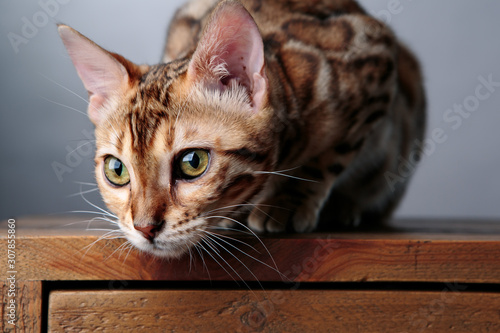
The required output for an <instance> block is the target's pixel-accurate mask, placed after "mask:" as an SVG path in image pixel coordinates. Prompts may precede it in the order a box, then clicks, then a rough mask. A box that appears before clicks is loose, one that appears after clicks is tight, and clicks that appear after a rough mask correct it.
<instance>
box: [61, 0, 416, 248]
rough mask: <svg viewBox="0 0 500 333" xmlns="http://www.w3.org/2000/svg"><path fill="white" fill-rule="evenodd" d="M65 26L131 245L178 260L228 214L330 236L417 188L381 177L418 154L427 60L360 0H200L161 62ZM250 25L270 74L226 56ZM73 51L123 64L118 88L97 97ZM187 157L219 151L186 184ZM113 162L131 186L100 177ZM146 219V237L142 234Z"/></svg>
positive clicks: (180, 20) (380, 217) (272, 227)
mask: <svg viewBox="0 0 500 333" xmlns="http://www.w3.org/2000/svg"><path fill="white" fill-rule="evenodd" d="M248 13H249V14H250V15H251V16H248ZM238 15H239V16H238ZM232 16H235V17H236V18H239V20H233V21H231V20H230V19H228V17H229V18H231V17H232ZM226 21H230V22H231V24H229V25H228V26H223V27H219V30H217V29H218V28H217V25H218V24H219V25H224V24H226V23H225V22H226ZM240 21H241V22H246V23H242V24H247V25H248V26H245V27H244V29H249V32H248V35H249V36H247V34H246V33H245V34H243V33H241V32H239V30H238V29H239V28H238V25H239V24H240V23H239V22H240ZM235 22H236V23H235ZM253 22H254V23H253ZM214 27H215V28H214ZM254 28H255V29H254ZM61 29H62V30H61ZM68 29H69V30H68ZM224 29H225V30H224ZM227 29H229V30H231V29H232V30H231V33H234V34H235V36H236V37H231V36H229V37H228V36H226V35H227V33H226V32H227ZM60 31H62V32H61V36H62V37H63V41H64V42H65V44H66V46H67V48H68V50H69V52H70V55H72V59H73V61H74V62H75V66H76V67H77V70H78V72H79V74H80V76H81V77H82V80H83V81H84V84H85V85H86V87H87V90H89V93H90V95H91V104H90V107H89V114H91V115H92V114H93V113H96V112H98V115H99V116H94V117H92V116H91V119H93V121H94V123H95V124H96V135H97V152H96V177H97V181H98V184H99V187H100V190H101V193H102V196H103V198H104V200H105V202H106V204H107V206H108V207H109V208H110V209H111V210H112V211H113V212H115V213H116V214H117V215H118V216H119V218H120V226H121V228H122V229H123V230H124V232H125V233H126V234H127V237H128V238H129V239H130V240H131V241H132V243H133V244H135V245H136V246H137V247H139V248H140V249H142V250H145V251H148V252H151V253H154V254H156V255H160V256H178V255H181V254H182V253H184V252H186V251H187V249H188V248H189V247H191V246H192V245H193V244H195V243H196V242H198V241H199V240H200V239H201V238H202V237H203V230H207V228H210V227H211V226H213V225H215V223H217V221H218V220H219V219H220V218H223V219H224V218H231V219H232V218H238V219H239V220H241V221H244V220H245V219H246V220H247V223H248V225H249V226H250V227H251V228H252V229H254V230H256V231H284V230H291V231H298V232H303V231H311V230H313V229H315V228H316V227H317V225H318V221H320V220H321V221H322V222H321V223H322V225H323V226H327V227H335V226H341V225H357V224H359V223H367V224H370V223H377V222H380V221H384V220H386V219H387V218H388V217H389V216H390V215H391V213H392V211H393V209H394V208H395V207H396V205H397V203H398V202H399V200H400V199H401V196H402V195H403V192H404V189H405V187H406V184H407V182H408V177H406V178H404V179H401V180H399V181H397V182H396V183H395V184H392V183H391V184H389V183H388V179H387V175H388V174H391V173H392V174H398V167H399V166H400V163H401V161H402V160H406V159H408V157H409V156H410V154H413V155H412V156H413V158H414V159H418V158H419V151H418V147H416V145H415V142H416V140H418V139H421V138H422V135H423V131H424V123H425V113H424V109H425V100H424V93H423V89H422V79H421V75H420V70H419V65H418V63H417V61H416V60H415V58H414V57H413V56H412V54H411V53H410V52H409V51H408V50H407V49H406V48H405V47H404V46H403V45H401V44H400V43H398V42H397V40H396V38H395V36H394V34H393V32H392V31H391V30H390V29H389V28H388V27H387V26H385V25H384V24H382V23H380V22H379V21H377V20H375V19H373V18H371V17H369V16H368V15H367V14H366V13H365V12H364V10H363V9H362V8H361V7H360V6H359V5H358V4H357V3H356V2H354V1H351V0H318V1H315V2H314V3H308V2H306V1H297V0H275V1H262V0H243V1H241V2H237V1H235V0H225V1H217V0H192V1H190V2H188V3H187V4H186V5H184V6H183V7H182V8H180V9H179V10H178V12H177V14H176V15H175V17H174V19H173V21H172V23H171V25H170V28H169V32H168V38H167V43H166V46H165V55H164V58H163V63H161V64H158V65H153V66H145V65H142V66H137V65H134V64H132V63H130V62H129V61H127V60H125V59H124V58H123V57H121V56H119V55H116V54H112V53H108V52H107V51H105V50H102V49H100V48H99V47H98V46H97V45H95V44H93V43H92V42H90V41H89V40H87V39H86V38H85V37H83V36H81V35H80V34H78V33H77V32H75V31H74V30H72V29H71V28H69V27H65V26H63V27H62V28H60ZM245 31H246V30H245ZM252 31H253V32H255V31H256V32H258V38H257V39H259V40H260V42H259V41H257V42H256V46H255V48H257V49H258V48H259V46H260V47H262V52H263V53H262V54H263V58H262V65H261V63H260V62H259V61H260V60H261V59H260V58H259V56H255V52H256V51H255V50H254V49H251V50H246V51H244V52H247V53H242V54H243V55H242V56H241V63H240V59H239V58H238V59H237V58H235V57H232V53H233V52H236V51H234V50H235V49H236V50H239V49H241V48H245V47H246V46H245V45H247V44H248V43H250V42H249V40H255V35H252ZM209 35H214V36H215V35H216V36H217V38H209V37H207V36H209ZM218 38H220V39H218ZM238 38H239V39H243V40H244V41H243V42H241V41H238ZM245 38H246V39H245ZM247 39H248V40H247ZM74 40H79V41H77V42H75V41H74ZM72 43H73V44H76V43H87V44H88V45H87V44H85V45H87V46H85V47H88V48H90V49H91V50H92V52H94V51H95V52H96V54H97V53H99V52H100V53H103V54H104V55H103V56H102V57H105V56H107V57H108V58H106V59H104V58H103V61H107V62H111V63H113V64H114V65H113V66H117V67H118V69H120V70H118V69H116V72H117V73H122V72H124V71H126V75H125V79H123V80H122V81H123V82H122V81H120V83H118V84H117V83H114V81H113V82H111V83H110V84H114V86H113V89H111V90H109V91H105V92H104V93H103V92H96V91H98V90H99V89H101V88H100V86H98V87H97V88H94V87H91V85H92V84H93V82H89V81H88V79H87V78H86V77H85V75H86V73H85V70H87V69H86V68H85V67H84V66H83V65H81V62H82V61H83V62H84V61H85V59H83V60H81V59H79V58H78V52H77V51H81V50H78V48H77V50H75V47H74V46H72V45H73V44H72ZM96 48H98V49H96ZM217 50H219V51H217ZM221 50H222V51H221ZM217 52H219V53H217ZM100 53H99V54H100ZM96 57H98V56H96ZM221 57H225V58H224V59H222V58H221ZM245 57H246V58H250V59H243V58H245ZM120 66H122V67H120ZM248 66H254V67H255V69H249V68H248ZM108 67H109V65H108ZM82 68H83V69H82ZM122 68H124V69H122ZM252 68H253V67H252ZM248 73H250V74H248ZM120 75H121V74H120ZM102 95H105V97H102ZM92 96H96V97H95V98H94V100H92V98H93V97H92ZM101 97H102V98H101ZM102 99H104V102H102ZM190 148H202V149H206V150H208V151H209V152H210V156H211V160H210V166H209V169H208V170H207V172H206V173H205V174H204V175H203V176H201V177H199V178H197V179H194V180H184V179H179V178H178V177H176V173H175V168H176V166H175V163H176V161H177V159H178V156H179V154H181V153H182V152H183V151H185V150H186V149H190ZM109 155H113V156H116V157H118V158H119V159H120V160H121V161H122V162H123V163H124V164H125V165H126V166H127V168H128V170H129V172H130V178H131V180H130V184H128V185H127V186H124V187H120V188H117V187H114V186H111V185H110V184H109V182H107V181H106V179H105V177H104V175H103V171H102V169H103V160H104V158H105V157H106V156H109ZM241 214H243V215H241ZM320 217H321V218H320ZM151 225H154V226H157V228H156V229H155V233H154V234H153V236H152V237H146V236H145V235H144V234H143V233H142V232H141V230H142V229H143V228H145V227H148V226H151Z"/></svg>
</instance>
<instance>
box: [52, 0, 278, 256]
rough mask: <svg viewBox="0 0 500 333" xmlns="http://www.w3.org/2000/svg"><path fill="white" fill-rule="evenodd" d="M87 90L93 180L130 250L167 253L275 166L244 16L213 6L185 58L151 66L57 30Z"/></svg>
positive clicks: (253, 30)
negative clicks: (93, 145) (93, 141)
mask: <svg viewBox="0 0 500 333" xmlns="http://www.w3.org/2000/svg"><path fill="white" fill-rule="evenodd" d="M59 32H60V35H61V37H62V39H63V42H64V44H65V46H66V48H67V49H68V52H69V54H70V56H71V59H72V61H73V63H74V64H75V67H76V69H77V72H78V74H79V76H80V78H81V79H82V81H83V83H84V85H85V87H86V89H87V91H88V92H89V96H90V98H89V109H88V113H89V116H90V119H91V120H92V121H93V123H94V124H95V125H96V139H97V151H96V157H95V162H96V171H95V174H96V178H97V182H98V185H99V188H100V191H101V195H102V197H103V198H104V201H105V203H106V205H107V206H108V208H109V209H110V210H111V211H112V212H113V213H115V214H116V215H117V216H118V217H119V219H120V222H119V225H120V228H121V229H122V230H123V231H124V233H125V234H126V236H127V238H128V239H129V241H131V242H132V243H133V244H134V245H135V246H136V247H138V248H139V249H141V250H144V251H146V252H149V253H153V254H155V255H158V256H166V257H175V256H179V255H181V254H183V253H185V252H186V251H187V250H188V248H189V247H190V246H192V245H194V244H195V243H197V242H198V241H199V240H200V238H202V237H204V233H205V232H206V231H210V228H211V226H214V225H215V224H216V223H217V222H218V221H219V220H220V219H221V217H222V218H224V217H227V216H229V215H230V214H231V212H234V211H235V210H237V209H238V208H240V207H242V206H244V205H245V204H247V203H248V201H249V200H250V199H251V198H252V197H253V196H254V195H256V194H257V193H258V192H259V191H260V190H261V189H262V187H263V186H264V184H265V181H266V176H265V174H264V173H260V171H265V170H270V169H272V167H273V166H274V164H275V162H276V149H275V148H274V145H273V142H274V136H275V135H274V134H273V133H275V131H274V129H273V128H272V127H271V126H270V124H272V123H274V122H273V121H272V120H271V117H272V114H273V113H272V112H271V110H270V109H269V107H268V101H267V95H268V93H267V88H268V85H267V78H266V75H265V72H264V71H265V70H264V55H263V44H262V40H261V38H260V34H259V32H258V29H257V27H256V25H255V23H254V22H253V20H252V18H251V17H250V15H249V14H248V12H246V10H245V9H244V8H243V7H242V6H241V5H238V4H237V3H233V2H228V3H227V5H225V6H219V8H218V9H216V10H215V12H214V14H213V16H212V19H211V21H210V23H209V24H208V26H207V28H206V30H205V32H204V34H203V36H202V38H201V40H200V42H199V43H198V46H197V48H196V50H195V51H194V53H193V55H192V57H190V58H189V59H183V60H179V61H174V62H172V63H169V64H162V65H156V66H152V67H148V66H137V65H134V64H132V63H131V62H129V61H128V60H126V59H124V58H123V57H121V56H119V55H116V54H112V53H109V52H107V51H105V50H103V49H102V48H100V47H99V46H97V45H96V44H94V43H93V42H91V41H90V40H88V39H87V38H86V37H84V36H82V35H80V34H79V33H78V32H76V31H75V30H73V29H71V28H69V27H67V26H60V27H59Z"/></svg>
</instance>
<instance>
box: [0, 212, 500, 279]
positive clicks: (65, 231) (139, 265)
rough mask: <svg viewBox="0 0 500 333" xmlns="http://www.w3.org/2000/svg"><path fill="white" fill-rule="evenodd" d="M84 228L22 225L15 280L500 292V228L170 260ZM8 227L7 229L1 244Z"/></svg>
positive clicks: (433, 224) (452, 226)
mask: <svg viewBox="0 0 500 333" xmlns="http://www.w3.org/2000/svg"><path fill="white" fill-rule="evenodd" d="M85 221H86V219H85V218H81V217H74V216H73V217H34V218H17V219H16V223H15V224H16V270H17V276H18V279H19V280H24V281H44V280H67V281H73V280H161V281H232V280H246V281H255V280H259V281H276V282H290V283H291V282H293V283H296V282H360V281H361V282H446V281H448V282H457V283H458V282H460V283H500V221H484V220H478V221H474V220H436V219H427V220H422V219H419V220H417V219H413V220H412V219H407V220H395V221H394V222H393V223H392V225H391V228H390V229H388V230H384V231H373V232H339V233H311V234H273V235H262V236H260V237H259V239H257V238H256V237H254V236H252V235H245V234H241V233H231V234H227V233H225V234H224V235H225V236H228V237H232V238H236V239H237V240H235V241H232V240H229V238H226V241H227V242H228V243H224V245H225V247H226V249H222V248H221V249H219V250H218V251H219V252H218V253H217V252H216V251H210V252H211V253H206V252H204V253H202V254H200V253H198V252H197V251H194V250H193V251H192V256H191V257H190V256H188V255H186V256H184V257H182V258H181V259H170V260H166V259H158V258H154V257H151V256H149V255H146V254H142V253H140V252H139V251H136V250H135V249H132V248H130V247H128V244H126V243H125V240H124V239H104V240H99V237H100V236H101V235H102V234H103V233H104V231H102V230H96V229H110V225H109V224H104V223H96V222H93V223H91V224H90V225H89V224H88V223H87V222H85ZM7 228H8V226H7V221H3V222H0V230H1V232H0V238H1V239H5V238H7V230H6V229H7ZM2 241H3V240H2ZM243 243H246V244H243ZM4 255H5V254H2V256H4ZM6 274H7V273H6V271H5V270H3V271H2V272H1V273H0V276H1V278H3V279H5V278H6Z"/></svg>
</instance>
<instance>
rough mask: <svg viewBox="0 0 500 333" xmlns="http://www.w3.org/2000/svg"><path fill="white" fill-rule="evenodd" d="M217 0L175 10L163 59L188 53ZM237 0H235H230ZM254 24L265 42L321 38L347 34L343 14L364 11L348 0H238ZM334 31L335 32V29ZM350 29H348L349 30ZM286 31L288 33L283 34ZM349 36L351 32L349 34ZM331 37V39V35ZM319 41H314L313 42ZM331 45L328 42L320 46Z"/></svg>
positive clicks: (203, 0) (194, 1)
mask: <svg viewBox="0 0 500 333" xmlns="http://www.w3.org/2000/svg"><path fill="white" fill-rule="evenodd" d="M220 1H221V0H190V1H188V2H187V3H186V4H184V5H183V6H182V7H181V8H179V10H178V11H177V12H176V14H175V16H174V18H173V20H172V22H171V24H170V27H169V33H168V36H167V43H166V45H165V51H164V58H163V61H164V62H169V61H172V60H175V59H179V58H183V57H185V56H189V55H190V54H191V53H192V52H193V51H194V49H195V47H196V45H197V42H198V39H199V37H200V34H201V32H202V30H203V27H204V25H205V24H206V22H207V20H208V18H209V16H210V15H209V14H210V13H211V11H212V10H213V9H214V8H215V6H216V5H217V4H218V3H219V2H220ZM234 1H237V0H234ZM239 2H241V3H242V4H243V5H244V6H245V8H246V9H247V10H248V11H249V12H250V14H251V15H252V17H253V18H254V20H255V21H256V23H257V26H258V27H259V30H260V32H261V34H262V37H263V40H264V43H265V44H273V43H276V42H278V43H284V42H285V40H284V39H285V38H286V39H290V37H293V38H296V39H299V40H300V39H303V40H307V41H308V42H309V43H312V44H314V45H315V46H318V44H321V40H326V39H330V40H331V39H332V37H335V35H340V36H345V35H347V34H349V31H346V29H349V27H348V25H346V24H345V22H344V23H342V22H340V23H339V22H337V21H338V19H339V18H341V17H343V16H345V15H352V14H364V10H363V9H362V8H361V7H360V6H359V5H358V4H357V3H356V2H355V1H352V0H317V1H302V0H274V1H265V0H241V1H239ZM336 30H338V31H336ZM349 30H350V29H349ZM285 32H290V33H291V34H292V36H290V35H287V36H285V35H284V33H285ZM350 34H351V35H353V34H352V32H351V33H350ZM333 39H335V38H333ZM318 40H319V41H320V43H317V42H316V43H315V42H314V41H318ZM322 46H323V47H324V48H328V49H329V48H332V45H322Z"/></svg>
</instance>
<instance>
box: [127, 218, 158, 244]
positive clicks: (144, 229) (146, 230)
mask: <svg viewBox="0 0 500 333" xmlns="http://www.w3.org/2000/svg"><path fill="white" fill-rule="evenodd" d="M164 224H165V221H161V222H160V223H154V224H153V223H148V224H147V225H146V226H142V225H136V224H134V228H135V230H138V231H140V232H141V233H142V235H143V236H144V238H146V239H147V240H150V241H151V240H153V239H154V238H155V237H156V235H158V233H159V232H160V230H161V228H163V225H164Z"/></svg>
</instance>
